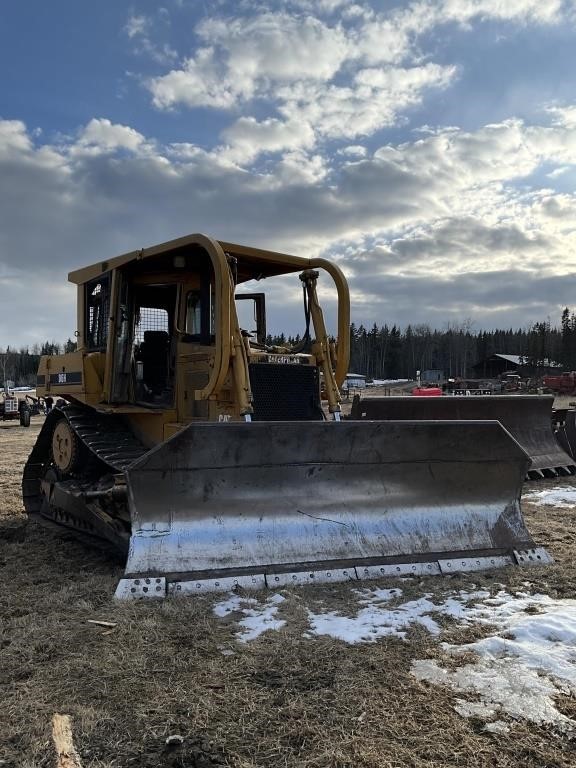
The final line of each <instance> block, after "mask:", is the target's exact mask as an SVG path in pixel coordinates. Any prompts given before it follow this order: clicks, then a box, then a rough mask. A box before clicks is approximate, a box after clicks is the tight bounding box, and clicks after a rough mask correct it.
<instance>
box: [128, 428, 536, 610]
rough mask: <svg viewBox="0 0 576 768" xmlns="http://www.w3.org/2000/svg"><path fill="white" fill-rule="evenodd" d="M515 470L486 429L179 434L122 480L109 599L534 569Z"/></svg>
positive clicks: (511, 456) (502, 434)
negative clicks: (115, 573) (119, 545)
mask: <svg viewBox="0 0 576 768" xmlns="http://www.w3.org/2000/svg"><path fill="white" fill-rule="evenodd" d="M528 463H529V461H528V458H527V456H526V453H525V452H524V450H523V449H522V448H521V447H520V446H519V445H518V443H517V442H516V441H515V440H514V439H513V438H512V437H511V436H510V435H509V433H508V432H507V431H506V430H505V429H503V427H502V426H501V425H500V424H499V423H497V422H487V421H483V422H458V421H457V422H422V421H420V422H369V421H366V422H360V421H357V422H352V421H347V422H306V423H302V422H300V423H294V422H256V423H251V424H242V423H228V424H193V425H190V426H189V427H187V428H186V429H184V430H182V431H181V432H180V433H178V434H176V435H175V436H174V437H172V438H171V439H170V440H168V441H167V442H166V443H163V444H162V445H160V446H158V447H156V448H154V449H152V450H151V451H150V452H149V453H147V454H146V455H145V456H143V457H142V458H141V459H139V460H138V461H136V462H135V463H134V464H133V465H131V467H130V468H129V469H128V470H127V472H126V476H127V483H128V490H129V504H130V511H131V517H132V537H131V540H130V550H129V556H128V562H127V566H126V578H125V579H124V580H122V582H121V583H120V585H119V588H118V590H117V596H119V597H123V596H130V595H132V596H140V595H143V594H148V596H153V595H154V594H155V593H156V592H157V593H160V595H159V596H161V595H162V594H164V592H165V590H166V584H168V589H169V590H170V591H177V590H181V591H184V592H186V591H194V592H199V591H203V590H206V589H226V588H229V587H231V586H234V585H240V586H256V587H257V586H264V585H266V584H267V585H268V586H278V585H283V584H287V583H301V582H302V581H305V582H306V581H308V582H309V581H313V580H315V581H321V580H325V581H329V580H338V579H348V578H349V579H356V578H364V577H370V576H372V577H374V576H380V575H383V574H384V575H386V574H397V573H405V572H415V573H439V572H441V571H448V572H450V571H456V570H479V569H482V568H486V567H490V566H492V567H494V566H500V565H503V564H506V563H511V562H516V561H518V562H520V561H521V560H522V558H530V559H534V561H538V562H543V561H544V560H545V559H546V554H545V552H544V551H543V550H534V543H533V541H532V539H531V537H530V534H529V533H528V531H527V529H526V527H525V525H524V521H523V519H522V514H521V512H520V506H519V498H520V492H521V488H522V481H523V478H524V475H525V473H526V470H527V467H528ZM526 550H531V552H530V553H529V554H526ZM521 551H523V552H521Z"/></svg>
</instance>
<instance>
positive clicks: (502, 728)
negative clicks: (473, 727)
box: [482, 720, 510, 733]
mask: <svg viewBox="0 0 576 768" xmlns="http://www.w3.org/2000/svg"><path fill="white" fill-rule="evenodd" d="M482 730H483V731H487V732H488V733H510V726H509V725H506V723H505V722H504V721H503V720H494V722H492V723H486V725H485V726H484V728H482Z"/></svg>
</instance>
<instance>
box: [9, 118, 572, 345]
mask: <svg viewBox="0 0 576 768" xmlns="http://www.w3.org/2000/svg"><path fill="white" fill-rule="evenodd" d="M297 128H298V126H296V127H295V128H294V130H295V131H296V130H297ZM236 130H237V133H236V134H234V133H233V134H232V135H231V136H230V142H231V143H230V145H229V146H228V147H227V148H223V147H220V148H217V149H215V150H214V151H211V152H210V151H206V150H203V149H201V148H199V147H198V146H196V145H194V144H186V143H175V144H170V145H168V146H162V145H161V144H160V143H159V142H157V141H155V140H153V139H152V138H150V137H147V136H145V135H144V134H142V133H140V132H139V131H136V130H135V129H134V128H131V127H130V126H126V125H117V124H114V123H112V122H111V121H110V120H107V119H104V118H101V119H94V120H91V121H90V122H89V123H88V124H87V125H86V126H85V127H84V128H83V129H82V130H80V131H79V132H78V134H77V135H75V136H71V137H68V138H67V139H66V138H61V139H59V142H58V144H50V143H46V141H45V140H44V142H42V140H41V138H40V137H37V138H35V139H33V138H32V135H31V133H30V132H29V131H27V130H26V127H25V125H24V124H23V123H21V122H19V121H0V192H1V194H2V201H3V204H2V207H1V208H0V254H1V255H0V273H1V272H2V269H3V270H4V275H5V277H6V276H10V275H12V277H11V278H10V279H12V280H13V279H14V274H15V272H14V271H15V270H16V272H17V271H18V269H19V268H20V265H21V264H22V263H25V264H27V265H28V269H29V270H31V272H32V273H33V274H34V275H36V277H37V280H36V282H35V283H31V287H30V291H29V296H28V302H29V303H34V302H38V303H41V302H42V301H43V299H42V291H43V290H44V291H46V292H48V291H49V290H51V289H52V285H54V286H56V287H58V286H61V285H64V284H65V272H66V271H67V270H68V269H72V268H75V267H78V266H81V265H82V264H85V263H90V262H93V261H97V260H99V259H102V258H106V257H110V256H113V255H115V254H117V253H122V252H123V251H125V250H132V249H134V248H138V247H143V246H146V245H151V244H154V243H156V242H162V241H164V240H167V239H169V238H171V237H175V236H178V235H183V234H186V233H187V232H192V231H205V232H207V233H209V234H212V235H214V236H216V237H221V238H222V239H228V240H231V241H233V242H234V241H236V242H245V243H248V244H252V245H256V246H261V247H271V248H274V249H277V250H281V251H286V252H295V253H301V254H306V255H315V254H319V253H323V252H324V253H332V254H334V255H335V256H336V258H337V259H338V260H339V261H340V262H341V263H342V265H343V266H344V267H345V268H346V270H347V271H348V273H349V274H350V276H351V284H352V288H353V295H354V297H355V298H354V319H355V321H356V322H369V323H371V322H374V321H375V320H376V321H377V322H380V321H381V320H382V319H383V317H384V316H385V317H386V318H389V319H392V320H393V321H395V322H407V321H408V320H409V319H411V320H412V321H413V322H418V321H420V322H430V323H431V324H434V323H435V322H438V323H439V324H440V325H442V323H443V322H444V320H445V319H446V316H447V314H449V315H450V316H451V317H452V316H454V315H453V314H451V313H458V312H460V313H464V315H463V316H471V315H474V314H476V316H478V317H479V318H480V319H479V322H478V326H479V327H484V325H485V324H486V318H487V317H491V318H493V321H494V322H495V323H497V322H499V321H500V320H501V321H502V322H504V323H505V324H506V325H508V324H511V323H514V322H515V321H516V318H517V319H518V322H519V323H520V324H522V323H523V322H524V320H523V318H526V317H527V315H528V314H529V313H530V312H534V313H536V312H538V313H539V314H538V315H536V319H537V318H538V317H542V316H544V317H545V316H546V314H547V313H551V314H554V313H555V307H556V304H557V303H558V304H560V303H563V302H565V303H566V304H568V305H569V304H570V302H573V298H572V294H573V288H574V286H573V285H572V283H571V278H570V275H572V274H573V273H575V272H576V224H575V222H576V195H574V194H569V193H567V192H566V191H555V190H554V188H553V184H554V178H549V177H545V176H544V175H543V176H542V179H543V181H542V183H541V184H538V182H537V179H538V175H537V173H538V171H539V170H544V171H545V172H547V173H549V172H550V171H551V170H554V167H559V168H562V167H564V166H565V165H567V164H568V163H572V162H573V161H574V157H575V153H576V147H575V143H574V142H575V141H576V139H575V136H574V133H575V132H574V130H573V129H571V128H566V127H564V126H562V125H560V124H554V123H552V124H542V125H534V124H533V125H527V124H525V123H524V122H522V121H519V120H509V121H505V122H502V123H500V124H494V125H488V126H484V127H483V128H480V129H478V130H476V131H462V130H458V129H455V128H452V129H448V130H445V131H441V130H436V132H435V133H433V134H431V135H425V136H423V137H419V138H417V139H416V140H414V141H411V142H403V143H400V144H396V145H389V146H385V147H381V148H380V149H379V150H377V151H376V152H375V153H374V154H373V155H371V156H368V155H367V154H364V148H363V147H360V148H358V145H349V146H348V147H346V148H344V149H343V152H342V153H341V154H340V155H335V156H334V158H332V159H331V160H330V161H329V160H328V159H327V158H326V157H325V156H324V155H323V154H322V153H320V152H318V151H317V150H316V149H315V148H314V147H312V148H311V149H310V150H309V151H307V152H304V151H302V150H300V149H299V148H298V146H297V145H298V143H299V139H297V138H295V139H294V141H293V144H294V147H295V148H291V149H289V148H287V145H288V144H289V143H290V130H289V124H288V123H286V124H284V123H282V122H281V121H278V122H276V123H275V122H270V123H266V121H262V123H261V124H258V123H256V122H252V121H243V122H240V121H238V122H237V124H236ZM310 135H311V134H310ZM258 140H261V141H262V142H265V143H267V145H268V146H269V147H271V148H273V149H274V150H275V151H276V152H277V155H276V156H274V157H273V158H271V159H270V161H269V162H267V163H265V164H263V165H262V166H261V167H259V169H258V170H257V171H256V170H252V171H250V170H243V169H240V168H238V167H237V166H236V165H235V164H234V162H233V158H231V156H230V152H231V148H232V147H233V146H236V150H237V151H238V152H241V151H242V141H245V142H246V146H245V148H244V151H246V152H253V149H252V147H253V145H254V144H255V143H257V141H258ZM233 141H235V142H236V144H235V145H234V144H233ZM227 153H228V156H227ZM351 159H352V160H353V162H350V160H351ZM22 201H26V205H23V204H22ZM6 270H7V272H6ZM20 277H21V276H19V277H18V279H20ZM22 279H23V278H22ZM11 285H13V284H12V283H11ZM41 286H43V287H42V288H41ZM19 290H20V289H19ZM10 291H12V293H10V296H11V297H12V296H15V295H16V293H15V292H14V289H13V287H12V288H11V287H10V286H0V293H1V295H2V297H3V299H2V300H4V296H5V295H7V292H10ZM17 295H18V296H20V299H19V301H20V302H21V305H22V307H24V305H25V303H26V302H25V300H24V298H23V294H22V293H21V292H20V293H18V294H17ZM290 301H291V300H289V298H287V299H286V301H285V302H284V304H283V305H282V309H281V312H280V314H279V316H278V320H277V322H278V327H279V328H282V325H281V324H282V323H284V324H285V325H284V326H283V327H284V328H286V329H293V328H294V326H293V324H292V321H289V320H287V319H286V318H287V316H288V313H289V309H290ZM3 306H5V304H3ZM6 306H7V305H6ZM11 306H13V305H11ZM13 311H14V312H17V308H16V309H15V310H13ZM66 316H70V317H73V313H71V312H69V313H68V315H66ZM42 317H43V318H44V315H42ZM53 318H54V327H55V325H56V324H59V325H58V327H60V328H62V331H61V332H60V333H58V332H57V331H56V330H54V331H52V330H49V329H50V328H51V320H50V317H48V318H44V319H43V321H42V324H40V325H38V326H37V328H36V331H35V332H36V333H37V337H38V338H43V337H44V336H45V335H46V334H48V335H55V336H57V337H60V336H62V337H63V336H65V335H69V334H70V333H71V332H72V331H73V330H74V328H68V326H67V325H66V326H64V320H63V318H64V314H63V313H53ZM442 318H444V319H442ZM22 327H23V328H26V327H28V326H27V325H26V323H24V324H23V326H22ZM297 329H298V330H301V329H300V327H299V326H298V328H297ZM26 339H27V340H28V339H29V337H28V336H27V337H26Z"/></svg>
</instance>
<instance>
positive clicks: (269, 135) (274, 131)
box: [222, 117, 315, 163]
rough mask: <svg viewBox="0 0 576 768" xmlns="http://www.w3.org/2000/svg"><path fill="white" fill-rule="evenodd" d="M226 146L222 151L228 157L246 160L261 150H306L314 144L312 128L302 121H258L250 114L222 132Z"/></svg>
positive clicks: (241, 161)
mask: <svg viewBox="0 0 576 768" xmlns="http://www.w3.org/2000/svg"><path fill="white" fill-rule="evenodd" d="M222 137H223V138H224V140H225V141H226V142H228V144H229V146H228V148H227V149H226V150H224V151H223V153H224V155H225V156H226V157H228V158H229V159H231V160H233V161H235V162H239V163H247V162H250V161H252V160H253V159H254V158H255V157H257V155H258V154H259V153H261V152H280V151H283V150H297V149H309V148H311V147H313V146H314V143H315V137H314V131H313V129H312V127H311V125H310V124H309V123H307V122H306V121H303V120H287V121H282V120H275V119H272V118H269V119H267V120H263V121H262V122H258V121H257V120H255V119H254V118H253V117H241V118H240V119H239V120H237V121H236V122H235V123H234V124H233V125H231V126H230V127H229V128H227V129H226V130H225V131H223V134H222Z"/></svg>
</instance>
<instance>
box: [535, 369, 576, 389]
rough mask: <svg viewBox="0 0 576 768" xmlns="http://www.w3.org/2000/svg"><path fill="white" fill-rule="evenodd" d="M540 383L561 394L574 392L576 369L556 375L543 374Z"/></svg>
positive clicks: (575, 387)
mask: <svg viewBox="0 0 576 768" xmlns="http://www.w3.org/2000/svg"><path fill="white" fill-rule="evenodd" d="M542 385H543V386H544V387H546V389H550V390H552V392H558V393H559V394H562V395H571V394H574V393H576V371H569V372H565V373H561V374H559V375H558V376H544V378H543V379H542Z"/></svg>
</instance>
